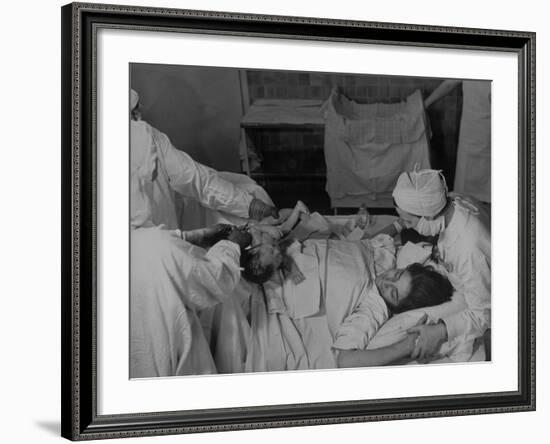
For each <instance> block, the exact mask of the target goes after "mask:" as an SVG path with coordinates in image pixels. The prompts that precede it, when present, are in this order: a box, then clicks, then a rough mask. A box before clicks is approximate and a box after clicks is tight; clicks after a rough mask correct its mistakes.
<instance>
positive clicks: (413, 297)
mask: <svg viewBox="0 0 550 444" xmlns="http://www.w3.org/2000/svg"><path fill="white" fill-rule="evenodd" d="M406 270H407V271H408V272H409V274H410V275H411V289H410V292H409V295H408V296H407V297H406V298H405V299H403V302H401V303H400V304H399V305H398V306H397V307H392V312H393V313H394V314H397V313H402V312H404V311H408V310H413V309H415V308H421V307H431V306H433V305H439V304H442V303H443V302H447V301H450V300H451V297H452V295H453V292H454V289H453V286H452V285H451V283H450V282H449V280H448V279H447V278H446V277H445V276H443V275H442V274H441V273H438V272H437V271H435V270H434V269H433V267H431V266H427V265H422V264H416V263H415V264H411V265H409V266H408V267H407V268H406Z"/></svg>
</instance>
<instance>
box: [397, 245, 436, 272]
mask: <svg viewBox="0 0 550 444" xmlns="http://www.w3.org/2000/svg"><path fill="white" fill-rule="evenodd" d="M431 254H432V245H431V244H429V243H427V242H424V243H419V244H414V243H412V242H407V243H406V244H405V245H403V246H402V247H401V248H400V249H399V252H398V253H397V268H405V267H407V266H409V265H410V264H414V263H420V264H423V263H424V262H426V260H428V258H429V257H430V255H431Z"/></svg>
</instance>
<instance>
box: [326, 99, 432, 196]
mask: <svg viewBox="0 0 550 444" xmlns="http://www.w3.org/2000/svg"><path fill="white" fill-rule="evenodd" d="M324 111H325V112H324V116H325V160H326V164H327V192H328V194H329V196H330V198H331V201H332V204H333V205H334V206H338V202H339V201H340V200H342V199H344V198H345V197H350V196H352V197H353V196H368V199H370V200H375V199H376V196H377V195H380V194H381V193H388V192H391V190H392V189H393V186H394V185H395V182H396V180H397V177H398V176H399V174H400V173H401V172H403V171H406V170H410V169H412V168H413V166H414V165H415V164H419V165H420V167H421V168H429V165H430V162H429V152H428V146H429V141H428V137H427V130H426V117H425V111H424V105H423V102H422V95H421V93H420V91H418V90H417V91H415V92H414V93H413V94H411V95H410V96H409V97H408V98H407V100H406V101H403V102H400V103H393V104H381V103H377V104H358V103H355V102H353V101H351V100H349V99H347V98H346V97H344V96H342V95H339V94H337V93H333V94H332V95H331V97H330V98H329V100H328V101H327V103H326V104H325V106H324Z"/></svg>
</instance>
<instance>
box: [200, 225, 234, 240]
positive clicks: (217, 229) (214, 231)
mask: <svg viewBox="0 0 550 444" xmlns="http://www.w3.org/2000/svg"><path fill="white" fill-rule="evenodd" d="M232 228H233V225H229V224H216V225H213V226H211V227H208V228H206V231H205V233H204V237H205V242H206V243H208V244H210V245H214V244H215V243H216V242H219V241H221V240H222V239H227V236H229V233H231V229H232Z"/></svg>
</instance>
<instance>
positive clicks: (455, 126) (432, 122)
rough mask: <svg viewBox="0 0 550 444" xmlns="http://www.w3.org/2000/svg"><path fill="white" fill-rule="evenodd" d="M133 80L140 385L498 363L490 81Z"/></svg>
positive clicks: (250, 72)
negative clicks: (192, 378) (494, 353)
mask: <svg viewBox="0 0 550 444" xmlns="http://www.w3.org/2000/svg"><path fill="white" fill-rule="evenodd" d="M404 73H406V70H404ZM129 76H130V81H129V85H130V90H129V91H128V106H129V134H130V146H129V147H128V149H129V159H130V165H129V190H130V199H129V200H130V208H129V211H130V220H129V227H128V230H129V238H130V252H129V256H130V277H129V279H130V294H129V314H130V331H129V357H128V362H129V377H130V378H131V379H134V378H156V377H170V376H188V375H211V374H230V373H249V372H281V371H312V370H321V369H325V370H326V369H335V368H342V369H349V368H357V367H381V366H389V365H399V366H419V365H436V364H437V365H453V364H456V363H462V364H467V363H471V362H476V363H479V362H483V361H488V362H490V361H491V148H492V145H491V88H492V82H491V79H463V78H432V77H416V76H406V75H403V76H388V75H379V74H376V73H373V74H357V73H345V72H343V73H342V72H303V71H283V70H268V69H262V70H260V69H245V68H233V67H216V66H187V65H163V64H146V63H131V64H130V66H129ZM342 377H343V378H345V374H342Z"/></svg>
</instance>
